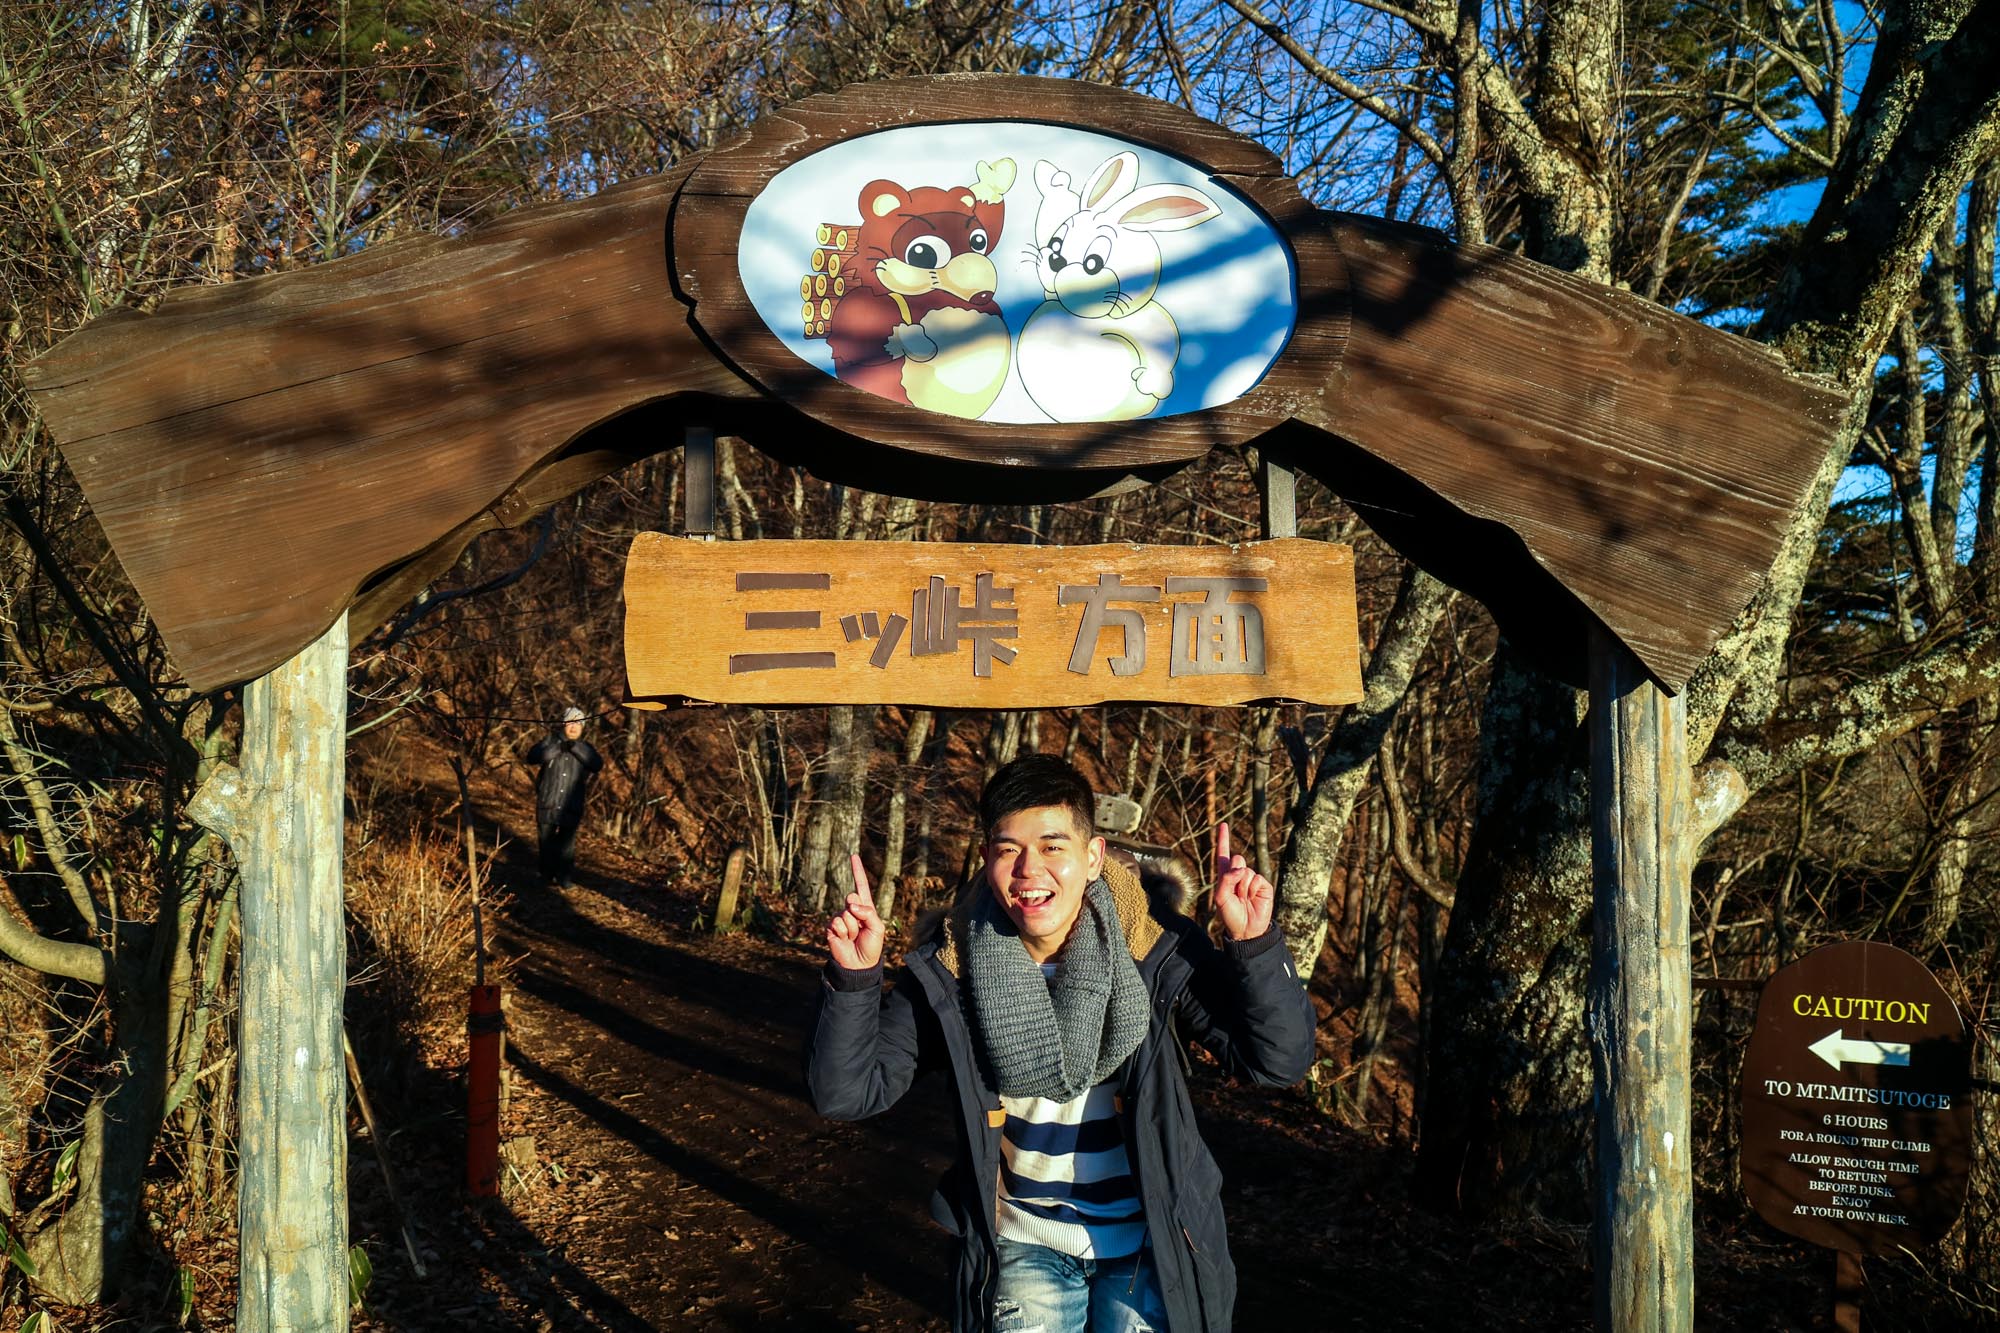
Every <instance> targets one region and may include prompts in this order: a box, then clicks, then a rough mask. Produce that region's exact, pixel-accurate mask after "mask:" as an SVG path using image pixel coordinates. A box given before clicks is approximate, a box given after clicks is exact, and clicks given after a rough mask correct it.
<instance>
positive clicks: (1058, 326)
mask: <svg viewBox="0 0 2000 1333" xmlns="http://www.w3.org/2000/svg"><path fill="white" fill-rule="evenodd" d="M1138 182H1139V158H1138V155H1137V154H1135V153H1118V154H1115V155H1113V156H1112V157H1110V158H1108V159H1106V161H1105V162H1104V163H1103V165H1101V166H1099V167H1098V168H1097V170H1096V171H1094V172H1092V173H1091V176H1090V179H1089V180H1088V181H1087V182H1085V184H1084V187H1083V189H1082V191H1081V192H1078V191H1075V190H1072V189H1071V188H1070V177H1069V173H1068V172H1066V171H1062V170H1060V169H1059V168H1057V167H1056V165H1055V164H1054V163H1053V162H1048V161H1041V162H1037V163H1035V186H1036V188H1037V189H1039V190H1040V191H1041V193H1042V200H1041V207H1040V209H1039V210H1038V211H1037V213H1036V216H1035V242H1036V250H1035V264H1036V273H1037V276H1039V277H1040V278H1041V282H1042V292H1043V294H1044V296H1045V297H1046V298H1047V299H1046V300H1044V301H1043V302H1042V304H1041V305H1039V306H1037V307H1036V308H1035V311H1034V313H1033V314H1031V315H1029V316H1028V320H1027V323H1026V324H1024V325H1023V326H1022V328H1021V334H1020V339H1019V342H1018V344H1017V346H1016V349H1015V364H1016V365H1017V366H1018V367H1019V368H1020V373H1021V385H1022V387H1023V388H1024V389H1026V390H1027V392H1028V396H1029V397H1030V398H1032V399H1034V401H1035V405H1036V406H1038V407H1040V408H1041V409H1042V411H1044V412H1046V413H1048V414H1049V416H1050V417H1052V418H1053V419H1055V420H1057V421H1128V420H1131V419H1132V418H1134V417H1143V416H1145V415H1146V414H1147V413H1149V412H1151V411H1153V409H1155V408H1157V407H1158V406H1159V405H1160V402H1161V400H1163V399H1164V398H1166V396H1167V395H1168V394H1170V393H1172V392H1173V391H1174V366H1175V364H1176V363H1177V362H1178V361H1179V360H1180V352H1181V340H1180V329H1179V327H1178V326H1176V325H1175V323H1174V317H1173V316H1172V315H1171V314H1170V313H1168V311H1167V309H1166V307H1164V306H1162V305H1161V304H1160V303H1159V302H1158V301H1155V300H1154V299H1153V296H1154V293H1155V292H1157V291H1158V290H1159V286H1160V245H1159V242H1158V241H1156V240H1154V239H1153V238H1154V236H1156V235H1158V234H1159V233H1161V232H1173V231H1186V230H1187V229H1188V228H1190V227H1198V226H1200V225H1201V224H1202V223H1204V222H1207V221H1208V220H1209V219H1211V218H1215V217H1220V216H1221V214H1222V210H1221V209H1220V208H1218V207H1217V206H1216V204H1215V202H1214V201H1213V200H1211V199H1210V198H1209V197H1208V196H1207V195H1204V194H1202V193H1201V192H1200V191H1198V190H1195V189H1192V188H1190V187H1188V186H1185V185H1148V186H1145V187H1143V188H1135V187H1137V186H1138Z"/></svg>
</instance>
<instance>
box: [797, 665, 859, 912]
mask: <svg viewBox="0 0 2000 1333" xmlns="http://www.w3.org/2000/svg"><path fill="white" fill-rule="evenodd" d="M853 735H854V705H853V704H835V705H834V706H833V707H831V708H829V709H827V710H826V755H825V764H824V768H823V770H822V771H821V773H820V775H819V779H818V781H816V782H815V783H814V784H813V786H814V799H813V801H812V802H811V812H810V813H809V814H807V815H806V827H805V834H804V836H803V837H801V838H800V840H799V863H798V868H797V871H796V873H795V874H794V875H793V876H792V900H793V901H794V902H796V903H798V905H799V907H800V908H801V909H802V910H804V911H807V912H819V911H821V910H823V909H824V907H825V905H826V877H827V867H828V865H829V863H830V862H831V861H832V859H833V826H834V818H835V805H836V801H835V799H834V792H835V790H836V788H837V787H838V786H839V782H840V779H839V778H838V777H837V776H836V774H837V773H838V772H839V770H840V767H841V763H842V759H843V757H844V756H845V755H846V753H847V749H848V743H849V741H850V740H851V739H852V737H853Z"/></svg>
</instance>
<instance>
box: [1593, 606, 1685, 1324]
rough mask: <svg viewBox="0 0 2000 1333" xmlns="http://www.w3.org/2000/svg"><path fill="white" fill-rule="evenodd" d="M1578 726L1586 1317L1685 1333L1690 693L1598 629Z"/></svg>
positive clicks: (1604, 1321) (1599, 1321)
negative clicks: (1592, 1176) (1585, 765)
mask: <svg viewBox="0 0 2000 1333" xmlns="http://www.w3.org/2000/svg"><path fill="white" fill-rule="evenodd" d="M1589 727H1590V779H1591V781H1590V804H1591V820H1590V831H1591V882H1592V886H1593V892H1594V897H1595V925H1594V928H1593V931H1592V943H1591V956H1590V997H1589V1010H1588V1018H1587V1023H1588V1027H1589V1032H1590V1046H1591V1067H1592V1070H1593V1071H1594V1074H1595V1080H1596V1105H1597V1176H1596V1186H1595V1204H1596V1207H1595V1217H1596V1226H1595V1231H1594V1234H1593V1238H1592V1261H1593V1262H1592V1271H1593V1282H1594V1286H1595V1293H1594V1304H1595V1310H1596V1323H1597V1327H1598V1328H1599V1329H1600V1330H1606V1331H1607V1333H1685V1330H1688V1329H1690V1328H1691V1327H1692V1326H1693V1313H1694V1208H1693V1172H1692V1169H1691V1164H1690V1155H1689V1151H1688V1132H1689V1119H1690V1114H1689V1086H1690V1078H1691V1075H1690V1060H1691V1049H1690V1040H1691V1037H1692V1027H1691V1022H1690V1014H1691V1007H1692V1006H1691V999H1690V994H1691V986H1692V983H1691V980H1690V973H1689V923H1688V905H1689V894H1690V891H1691V880H1692V871H1693V862H1694V855H1693V853H1694V847H1693V841H1692V838H1691V836H1690V834H1689V830H1690V828H1691V827H1692V825H1693V809H1692V807H1693V801H1692V779H1691V776H1690V774H1689V771H1688V762H1687V706H1686V703H1685V702H1684V700H1683V699H1682V698H1681V697H1680V696H1677V695H1676V696H1669V695H1667V694H1666V693H1665V692H1664V691H1662V690H1661V689H1660V688H1659V687H1658V686H1657V685H1655V684H1653V682H1652V681H1651V680H1650V679H1648V678H1647V676H1646V674H1645V672H1644V671H1643V670H1642V669H1641V667H1640V665H1639V662H1638V659H1637V658H1635V657H1634V656H1633V655H1632V653H1631V651H1630V650H1629V649H1627V648H1626V647H1625V646H1624V645H1623V644H1621V643H1619V642H1618V641H1617V640H1616V639H1614V638H1612V637H1611V636H1610V635H1609V634H1608V633H1606V632H1605V631H1603V630H1602V629H1597V630H1593V632H1592V638H1591V652H1590V722H1589Z"/></svg>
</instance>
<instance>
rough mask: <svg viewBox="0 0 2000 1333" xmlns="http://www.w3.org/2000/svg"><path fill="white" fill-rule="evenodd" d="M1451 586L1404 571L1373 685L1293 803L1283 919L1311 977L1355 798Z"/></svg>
mask: <svg viewBox="0 0 2000 1333" xmlns="http://www.w3.org/2000/svg"><path fill="white" fill-rule="evenodd" d="M1453 595H1454V594H1453V593H1452V591H1451V589H1449V588H1447V587H1446V586H1445V585H1444V584H1442V583H1440V582H1438V581H1437V580H1436V579H1434V578H1432V577H1431V576H1430V575H1428V574H1426V573H1424V572H1423V571H1422V570H1420V569H1417V568H1416V567H1415V566H1414V565H1413V566H1410V567H1409V569H1408V570H1407V571H1406V572H1405V573H1404V575H1403V582H1402V586H1401V587H1399V588H1398V589H1397V591H1396V603H1395V606H1394V607H1393V608H1391V610H1390V612H1389V618H1388V619H1387V620H1386V621H1384V622H1383V625H1382V633H1381V636H1380V638H1379V640H1378V641H1377V644H1376V648H1375V652H1374V654H1373V656H1371V657H1370V658H1369V661H1368V674H1367V681H1366V685H1365V689H1366V693H1365V694H1364V696H1363V698H1362V700H1361V702H1360V703H1358V704H1355V705H1354V706H1353V707H1352V708H1349V709H1348V710H1347V711H1346V712H1344V713H1342V714H1341V716H1340V721H1339V722H1338V723H1337V724H1336V725H1335V726H1334V728H1333V731H1332V733H1331V734H1330V735H1329V736H1328V737H1327V742H1326V751H1325V753H1324V755H1322V757H1321V758H1320V761H1319V767H1318V769H1317V771H1316V773H1315V776H1314V777H1313V782H1312V794H1311V795H1310V796H1308V797H1307V798H1306V799H1305V800H1303V801H1301V802H1299V803H1298V804H1297V805H1295V806H1294V807H1293V808H1292V826H1291V829H1290V831H1289V832H1288V833H1287V835H1286V838H1285V850H1284V854H1283V856H1282V857H1281V858H1280V859H1279V862H1278V883H1277V889H1278V906H1277V918H1278V926H1279V929H1281V930H1282V931H1283V932H1284V935H1285V944H1286V946H1287V947H1288V948H1290V950H1291V953H1292V958H1293V960H1294V961H1296V962H1297V963H1298V965H1299V974H1300V975H1301V976H1303V977H1306V978H1308V979H1310V978H1311V977H1312V974H1313V969H1314V968H1315V967H1317V966H1318V964H1319V955H1320V950H1321V949H1323V948H1325V947H1326V898H1327V891H1328V889H1329V888H1330V887H1331V885H1332V882H1333V867H1334V863H1335V862H1336V861H1337V860H1338V859H1339V857H1340V842H1341V839H1342V838H1343V837H1344V836H1345V835H1346V833H1347V822H1348V819H1349V818H1350V817H1351V816H1352V815H1353V813H1354V803H1355V802H1356V801H1357V800H1359V799H1360V797H1361V793H1362V790H1363V789H1364V788H1366V787H1367V785H1368V774H1369V771H1370V769H1371V767H1372V766H1373V765H1374V762H1375V752H1376V751H1377V750H1379V749H1381V748H1382V737H1383V736H1384V735H1385V734H1386V733H1387V732H1388V730H1389V724H1390V723H1391V722H1393V721H1394V720H1395V717H1396V710H1397V709H1398V708H1399V707H1401V706H1402V702H1403V696H1404V695H1406V694H1408V693H1409V690H1410V681H1411V679H1412V678H1413V677H1414V676H1415V675H1416V671H1417V663H1418V662H1420V661H1421V660H1422V659H1423V655H1424V649H1425V647H1426V646H1428V645H1429V643H1430V641H1431V633H1432V631H1433V630H1435V629H1436V628H1437V622H1438V620H1439V618H1440V617H1442V616H1443V615H1444V611H1445V608H1446V607H1447V606H1449V605H1450V604H1451V599H1452V597H1453Z"/></svg>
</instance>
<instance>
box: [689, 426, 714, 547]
mask: <svg viewBox="0 0 2000 1333" xmlns="http://www.w3.org/2000/svg"><path fill="white" fill-rule="evenodd" d="M681 447H682V450H683V454H682V468H681V474H682V483H681V506H682V511H683V512H682V517H683V518H684V519H685V520H686V521H685V522H684V524H683V525H682V526H683V529H684V530H685V531H686V533H687V535H688V536H690V537H713V536H714V535H715V432H714V431H712V430H710V429H708V428H707V427H706V426H690V427H688V428H687V435H686V439H685V443H683V445H682V446H681Z"/></svg>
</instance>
